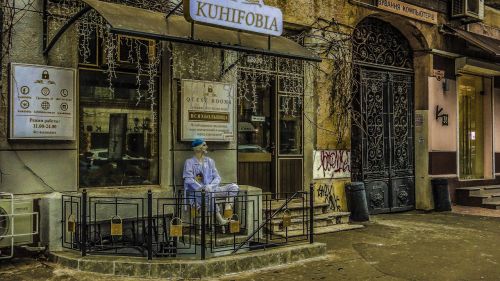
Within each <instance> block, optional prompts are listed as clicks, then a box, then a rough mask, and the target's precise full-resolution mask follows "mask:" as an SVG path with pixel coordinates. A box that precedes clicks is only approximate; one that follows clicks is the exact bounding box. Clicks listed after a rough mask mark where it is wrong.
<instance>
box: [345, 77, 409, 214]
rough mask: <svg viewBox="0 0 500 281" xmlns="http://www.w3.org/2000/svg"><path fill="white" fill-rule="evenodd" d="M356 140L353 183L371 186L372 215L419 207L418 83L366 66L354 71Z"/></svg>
mask: <svg viewBox="0 0 500 281" xmlns="http://www.w3.org/2000/svg"><path fill="white" fill-rule="evenodd" d="M355 74H356V75H357V76H356V77H357V78H358V79H359V87H357V89H359V91H358V92H355V94H356V96H355V99H354V104H353V108H354V110H355V111H358V112H356V113H355V114H353V116H355V118H357V120H354V122H353V124H355V125H354V127H353V130H352V134H353V135H352V139H353V151H352V159H353V160H352V162H353V164H352V166H353V180H356V181H363V182H364V183H365V186H366V193H367V201H368V207H369V209H370V212H371V213H372V214H376V213H384V212H390V211H394V212H395V211H402V210H409V209H412V208H413V206H414V155H413V153H414V152H413V79H412V75H410V74H396V73H392V72H387V71H381V70H369V69H365V68H357V69H355Z"/></svg>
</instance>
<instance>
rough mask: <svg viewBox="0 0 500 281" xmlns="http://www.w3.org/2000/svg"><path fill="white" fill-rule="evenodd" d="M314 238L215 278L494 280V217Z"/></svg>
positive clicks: (5, 272) (36, 269) (21, 269)
mask: <svg viewBox="0 0 500 281" xmlns="http://www.w3.org/2000/svg"><path fill="white" fill-rule="evenodd" d="M317 240H318V241H320V242H325V243H327V245H328V256H327V257H324V258H321V259H316V260H313V261H309V262H302V263H299V264H294V265H292V266H286V267H285V266H281V267H276V268H272V269H267V270H263V271H258V272H249V273H242V274H237V275H230V276H224V277H222V278H219V279H217V280H224V281H232V280H234V281H250V280H255V281H257V280H262V281H264V280H265V281H272V280H280V281H290V280H336V281H337V280H460V281H462V280H463V281H465V280H467V281H468V280H492V281H498V280H500V218H497V217H483V216H470V215H462V214H456V213H420V212H410V213H402V214H389V215H378V216H374V217H372V222H370V223H368V224H367V225H366V227H365V228H364V229H360V230H354V231H347V232H340V233H333V234H327V235H322V236H318V237H317ZM0 280H2V281H14V280H15V281H18V280H50V281H56V280H57V281H59V280H71V281H73V280H74V281H87V280H89V281H90V280H92V281H95V280H107V281H115V280H116V281H118V280H120V281H132V280H139V279H133V278H121V277H118V278H117V277H109V276H105V275H98V274H92V273H83V272H77V271H74V270H69V269H64V268H61V267H59V266H57V265H54V264H51V263H49V262H42V261H32V260H14V261H9V262H5V261H4V262H0ZM212 280H216V279H212Z"/></svg>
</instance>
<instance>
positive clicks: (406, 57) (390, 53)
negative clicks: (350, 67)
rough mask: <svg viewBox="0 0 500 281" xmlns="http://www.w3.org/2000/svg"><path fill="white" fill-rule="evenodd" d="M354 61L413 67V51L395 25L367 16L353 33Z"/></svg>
mask: <svg viewBox="0 0 500 281" xmlns="http://www.w3.org/2000/svg"><path fill="white" fill-rule="evenodd" d="M353 58H354V60H355V61H356V62H361V63H370V64H377V65H384V66H391V67H401V68H408V69H412V68H413V52H412V50H411V48H410V44H409V43H408V40H406V38H405V37H404V36H403V34H401V32H399V30H397V29H396V28H395V27H393V26H392V25H390V24H389V23H386V22H384V21H382V20H379V19H375V18H367V19H365V20H363V21H362V22H361V23H360V24H359V25H358V26H357V27H356V29H355V30H354V33H353Z"/></svg>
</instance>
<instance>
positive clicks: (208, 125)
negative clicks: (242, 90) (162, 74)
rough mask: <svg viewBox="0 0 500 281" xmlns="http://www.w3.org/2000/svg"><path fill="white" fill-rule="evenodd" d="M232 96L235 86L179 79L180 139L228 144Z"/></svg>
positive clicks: (230, 131)
mask: <svg viewBox="0 0 500 281" xmlns="http://www.w3.org/2000/svg"><path fill="white" fill-rule="evenodd" d="M235 97H236V85H235V84H229V83H219V82H211V81H196V80H182V82H181V130H180V131H181V140H182V141H191V140H193V139H195V138H199V137H203V138H205V140H207V141H220V142H229V141H232V140H233V139H234V134H235V128H234V127H235V122H234V118H235V105H236V103H235Z"/></svg>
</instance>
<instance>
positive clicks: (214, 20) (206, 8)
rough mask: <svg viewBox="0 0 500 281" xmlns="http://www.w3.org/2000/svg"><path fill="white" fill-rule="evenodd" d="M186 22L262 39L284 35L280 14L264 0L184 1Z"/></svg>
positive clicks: (281, 14)
mask: <svg viewBox="0 0 500 281" xmlns="http://www.w3.org/2000/svg"><path fill="white" fill-rule="evenodd" d="M184 16H185V18H186V19H187V20H188V21H194V22H197V23H204V24H208V25H216V26H223V27H226V28H232V29H237V30H246V31H251V32H255V33H261V34H265V35H274V36H280V35H281V34H282V33H283V13H282V12H281V10H280V9H278V8H275V7H271V6H266V5H264V1H263V0H228V1H220V0H184Z"/></svg>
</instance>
